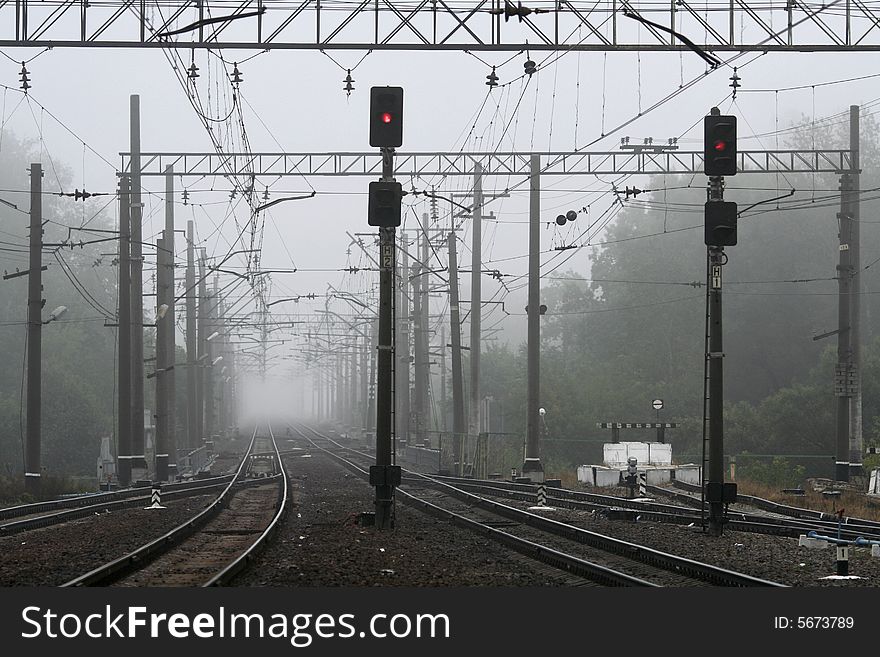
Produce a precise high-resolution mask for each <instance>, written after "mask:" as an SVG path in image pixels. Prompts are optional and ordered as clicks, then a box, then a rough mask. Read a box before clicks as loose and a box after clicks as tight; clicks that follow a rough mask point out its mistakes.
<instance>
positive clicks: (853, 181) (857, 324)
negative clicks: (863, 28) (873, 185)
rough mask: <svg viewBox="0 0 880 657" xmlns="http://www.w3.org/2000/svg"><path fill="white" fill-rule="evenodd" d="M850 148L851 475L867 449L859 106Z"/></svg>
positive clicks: (852, 114)
mask: <svg viewBox="0 0 880 657" xmlns="http://www.w3.org/2000/svg"><path fill="white" fill-rule="evenodd" d="M849 148H850V152H851V153H852V156H851V157H852V162H851V169H850V172H851V173H850V204H849V208H850V215H851V217H852V231H851V236H852V242H851V243H850V250H849V257H850V264H851V265H852V273H853V274H852V275H853V279H852V287H851V288H850V293H851V295H852V303H851V304H850V322H851V326H852V330H851V333H852V366H853V372H854V381H853V391H852V392H853V399H852V405H851V406H850V414H851V420H850V439H849V472H850V474H851V475H861V474H864V472H863V468H862V454H864V452H865V445H864V438H863V435H862V275H861V269H862V258H861V229H860V226H861V223H860V219H861V207H860V205H861V203H860V199H861V194H860V193H859V189H860V186H861V184H860V181H859V173H860V170H861V166H860V157H859V150H860V148H859V106H858V105H851V106H850V108H849Z"/></svg>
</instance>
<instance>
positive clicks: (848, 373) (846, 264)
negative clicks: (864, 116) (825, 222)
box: [834, 172, 853, 481]
mask: <svg viewBox="0 0 880 657" xmlns="http://www.w3.org/2000/svg"><path fill="white" fill-rule="evenodd" d="M851 186H852V176H851V174H850V173H849V172H847V173H844V174H843V175H842V176H841V177H840V215H839V217H840V219H839V222H838V223H839V226H840V234H839V237H840V248H839V253H840V262H839V263H838V265H837V291H838V296H837V298H838V304H837V331H838V332H837V371H836V372H835V390H836V395H837V450H836V461H835V468H834V478H835V479H837V480H838V481H849V466H850V463H849V459H850V455H849V452H850V404H851V400H852V374H853V372H852V332H851V325H850V318H851V316H852V312H851V307H850V301H851V299H852V283H853V276H852V274H853V267H852V263H851V261H850V248H849V247H850V244H851V243H852V229H853V222H852V205H851V203H850V200H851V198H852V195H851V193H850V192H851V188H852V187H851Z"/></svg>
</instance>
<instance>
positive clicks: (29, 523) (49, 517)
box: [0, 482, 226, 536]
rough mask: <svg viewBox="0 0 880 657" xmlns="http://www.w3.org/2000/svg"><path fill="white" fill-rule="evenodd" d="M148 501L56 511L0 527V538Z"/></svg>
mask: <svg viewBox="0 0 880 657" xmlns="http://www.w3.org/2000/svg"><path fill="white" fill-rule="evenodd" d="M225 485H226V483H224V482H217V483H214V484H208V485H207V486H198V487H193V488H186V489H183V490H176V491H169V492H164V493H163V494H162V499H163V500H169V499H172V500H177V499H183V498H186V497H195V496H197V495H205V494H207V493H209V492H210V491H213V490H216V489H217V488H219V487H221V486H225ZM149 501H150V496H149V495H141V496H138V497H127V498H125V499H122V500H110V501H108V502H104V503H100V504H92V505H90V506H83V507H77V508H74V509H67V510H62V511H56V512H55V513H47V514H45V515H41V516H35V517H33V518H25V519H24V520H14V521H13V522H9V523H6V524H4V525H0V536H9V535H11V534H17V533H18V532H23V531H27V530H30V529H38V528H41V527H50V526H52V525H58V524H61V523H64V522H68V521H70V520H76V519H78V518H87V517H89V516H91V515H94V514H100V513H102V512H105V511H116V510H120V509H130V508H133V507H137V506H140V505H142V504H144V502H146V503H147V504H149Z"/></svg>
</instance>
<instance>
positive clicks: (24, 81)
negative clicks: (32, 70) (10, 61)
mask: <svg viewBox="0 0 880 657" xmlns="http://www.w3.org/2000/svg"><path fill="white" fill-rule="evenodd" d="M18 80H19V82H21V88H22V89H23V90H24V92H25V94H27V92H28V89H30V88H31V85H30V84H29V83H30V81H31V80H30V78H29V77H28V70H27V69H26V68H25V66H24V62H22V63H21V73H20V74H19V77H18Z"/></svg>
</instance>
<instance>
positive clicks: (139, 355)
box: [129, 94, 147, 479]
mask: <svg viewBox="0 0 880 657" xmlns="http://www.w3.org/2000/svg"><path fill="white" fill-rule="evenodd" d="M130 110H131V124H130V128H131V130H130V141H131V145H130V148H129V150H130V153H131V154H130V157H129V159H130V161H131V322H132V324H131V451H132V455H131V467H132V475H133V476H134V477H135V478H138V479H140V478H142V477H145V476H146V475H147V461H146V456H145V454H146V443H145V437H144V254H143V208H144V205H143V202H142V201H141V110H140V96H138V95H136V94H135V95H132V96H131V98H130Z"/></svg>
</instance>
